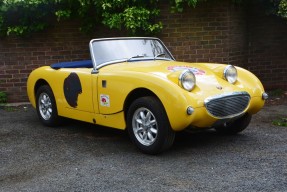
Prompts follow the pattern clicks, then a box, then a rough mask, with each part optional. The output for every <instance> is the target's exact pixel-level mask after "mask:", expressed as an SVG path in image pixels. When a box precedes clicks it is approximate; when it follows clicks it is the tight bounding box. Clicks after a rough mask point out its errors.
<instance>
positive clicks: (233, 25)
mask: <svg viewBox="0 0 287 192" xmlns="http://www.w3.org/2000/svg"><path fill="white" fill-rule="evenodd" d="M167 7H168V6H167V5H166V7H164V8H163V10H164V11H162V17H161V20H162V21H163V23H164V30H163V33H162V34H161V35H160V37H161V39H162V40H163V41H164V42H165V43H166V44H167V46H168V47H170V49H171V51H172V53H173V54H174V55H175V57H176V59H177V60H182V61H189V62H216V63H231V64H234V65H243V64H244V63H245V57H244V55H245V51H246V49H245V37H246V30H245V29H246V22H245V18H244V14H245V12H244V9H243V8H242V7H237V6H235V5H234V4H232V3H231V2H230V1H216V2H215V1H210V2H205V3H200V4H199V5H198V6H197V7H196V8H195V9H193V8H186V9H185V11H184V12H183V13H182V14H170V12H169V10H168V8H167Z"/></svg>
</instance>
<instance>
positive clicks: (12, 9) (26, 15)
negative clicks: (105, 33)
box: [0, 0, 162, 36]
mask: <svg viewBox="0 0 287 192" xmlns="http://www.w3.org/2000/svg"><path fill="white" fill-rule="evenodd" d="M157 4H158V1H157V0H148V1H147V0H25V1H24V0H4V1H1V2H0V34H2V36H6V35H12V34H15V35H17V36H25V35H29V34H31V33H33V32H37V31H42V30H44V29H45V28H47V27H48V26H49V25H51V24H52V23H53V22H55V21H56V20H57V21H61V20H65V19H78V20H79V21H80V22H81V24H82V26H81V28H80V29H81V30H82V31H83V32H86V33H91V32H93V31H95V28H96V26H99V24H104V25H106V26H108V27H110V28H115V29H119V30H121V29H124V30H127V31H128V32H129V33H130V34H131V35H136V34H155V33H157V32H159V31H160V30H161V29H162V24H161V22H156V19H157V17H158V15H159V9H158V8H157Z"/></svg>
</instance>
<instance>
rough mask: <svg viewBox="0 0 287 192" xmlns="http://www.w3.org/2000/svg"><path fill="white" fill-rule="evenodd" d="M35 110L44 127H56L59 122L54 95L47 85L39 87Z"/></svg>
mask: <svg viewBox="0 0 287 192" xmlns="http://www.w3.org/2000/svg"><path fill="white" fill-rule="evenodd" d="M36 110H37V114H38V117H39V119H40V120H41V122H42V123H43V124H44V125H46V126H56V125H58V124H59V122H60V119H61V118H60V117H59V116H58V111H57V106H56V101H55V97H54V94H53V92H52V90H51V88H50V87H49V86H48V85H43V86H41V87H40V88H39V89H38V90H37V93H36Z"/></svg>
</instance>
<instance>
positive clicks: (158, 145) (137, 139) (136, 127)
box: [127, 97, 175, 154]
mask: <svg viewBox="0 0 287 192" xmlns="http://www.w3.org/2000/svg"><path fill="white" fill-rule="evenodd" d="M127 129H128V132H129V136H130V138H131V140H132V141H133V143H135V145H136V146H137V147H138V148H139V149H140V150H141V151H143V152H144V153H147V154H158V153H160V152H162V151H164V150H167V149H168V148H169V147H171V146H172V144H173V141H174V137H175V132H174V131H173V130H172V129H171V127H170V124H169V120H168V118H167V115H166V112H165V110H164V107H163V106H162V104H161V102H160V101H159V100H158V99H157V98H155V97H142V98H139V99H136V100H135V101H134V102H133V103H132V104H131V106H130V108H129V110H128V114H127Z"/></svg>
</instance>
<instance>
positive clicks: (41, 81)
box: [30, 79, 51, 107]
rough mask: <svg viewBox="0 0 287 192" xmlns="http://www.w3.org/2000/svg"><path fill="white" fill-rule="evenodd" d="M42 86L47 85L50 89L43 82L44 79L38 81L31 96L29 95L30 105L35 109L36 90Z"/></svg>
mask: <svg viewBox="0 0 287 192" xmlns="http://www.w3.org/2000/svg"><path fill="white" fill-rule="evenodd" d="M43 85H48V86H49V87H51V86H50V85H49V83H48V82H47V81H46V80H45V79H38V80H37V81H36V82H35V84H34V87H33V94H32V95H31V96H32V97H33V98H31V99H30V102H31V103H32V105H33V106H35V107H36V94H37V91H38V89H39V88H40V87H41V86H43Z"/></svg>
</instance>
